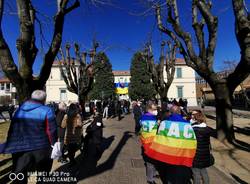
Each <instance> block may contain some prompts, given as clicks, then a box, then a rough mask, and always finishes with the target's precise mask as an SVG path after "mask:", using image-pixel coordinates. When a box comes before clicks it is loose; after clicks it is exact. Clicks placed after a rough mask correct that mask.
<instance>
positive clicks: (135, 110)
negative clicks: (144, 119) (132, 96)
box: [133, 102, 142, 134]
mask: <svg viewBox="0 0 250 184" xmlns="http://www.w3.org/2000/svg"><path fill="white" fill-rule="evenodd" d="M133 114H134V119H135V134H138V133H139V131H140V129H141V125H140V118H141V116H142V110H141V107H140V104H139V103H137V102H134V103H133Z"/></svg>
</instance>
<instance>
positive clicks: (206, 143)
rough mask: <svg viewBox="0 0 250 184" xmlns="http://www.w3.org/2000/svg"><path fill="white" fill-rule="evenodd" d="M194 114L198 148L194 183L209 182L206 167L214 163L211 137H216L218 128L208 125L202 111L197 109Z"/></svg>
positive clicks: (194, 166)
mask: <svg viewBox="0 0 250 184" xmlns="http://www.w3.org/2000/svg"><path fill="white" fill-rule="evenodd" d="M192 115H193V121H194V122H193V123H192V127H193V129H194V132H195V135H196V140H197V149H196V154H195V157H194V161H193V167H192V171H193V178H194V184H200V183H204V184H208V183H209V177H208V173H207V170H206V168H207V167H210V166H212V165H213V164H214V157H213V155H212V154H211V144H210V137H211V136H212V137H216V130H215V129H213V128H211V127H209V126H207V124H206V116H205V115H204V114H203V113H202V112H201V111H195V112H193V113H192ZM201 181H202V182H201Z"/></svg>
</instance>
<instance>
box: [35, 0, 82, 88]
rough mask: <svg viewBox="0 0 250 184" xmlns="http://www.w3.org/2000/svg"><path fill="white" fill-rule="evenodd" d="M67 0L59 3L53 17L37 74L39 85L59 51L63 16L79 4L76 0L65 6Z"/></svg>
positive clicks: (44, 81)
mask: <svg viewBox="0 0 250 184" xmlns="http://www.w3.org/2000/svg"><path fill="white" fill-rule="evenodd" d="M67 4H68V0H62V1H61V3H60V11H59V12H58V13H57V15H56V17H55V25H54V34H53V38H52V41H51V44H50V48H49V50H48V52H47V53H46V54H45V57H44V63H43V66H42V68H41V71H40V75H39V86H43V85H44V84H45V83H46V81H47V79H48V78H49V75H50V70H51V67H52V65H53V62H54V59H55V57H56V55H57V53H58V51H59V48H60V45H61V42H62V33H63V24H64V18H65V15H66V14H67V13H69V12H70V11H72V10H74V9H75V8H77V7H79V6H80V3H79V0H76V1H75V3H74V5H72V6H71V7H69V8H66V6H67Z"/></svg>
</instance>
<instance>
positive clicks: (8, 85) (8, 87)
mask: <svg viewBox="0 0 250 184" xmlns="http://www.w3.org/2000/svg"><path fill="white" fill-rule="evenodd" d="M6 91H10V83H8V84H6Z"/></svg>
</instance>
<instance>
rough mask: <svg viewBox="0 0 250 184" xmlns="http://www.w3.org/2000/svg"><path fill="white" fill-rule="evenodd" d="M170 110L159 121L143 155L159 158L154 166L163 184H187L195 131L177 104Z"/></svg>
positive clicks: (189, 177) (194, 148)
mask: <svg viewBox="0 0 250 184" xmlns="http://www.w3.org/2000/svg"><path fill="white" fill-rule="evenodd" d="M170 112H171V115H170V116H168V117H167V118H166V119H167V120H165V121H162V122H161V123H160V126H159V128H158V133H157V135H156V137H155V139H154V140H153V142H152V144H151V146H150V148H149V150H148V151H147V155H148V156H149V157H150V158H152V159H155V160H158V161H159V162H158V163H156V168H157V171H158V172H159V175H160V178H161V180H162V182H163V184H168V183H171V184H188V183H189V182H190V180H191V176H192V171H191V167H192V163H193V158H194V156H195V151H196V144H197V142H196V139H195V133H194V131H193V129H192V127H191V125H190V123H189V122H188V121H187V120H185V119H184V118H183V116H182V115H181V109H180V107H179V106H173V107H172V108H171V109H170Z"/></svg>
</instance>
